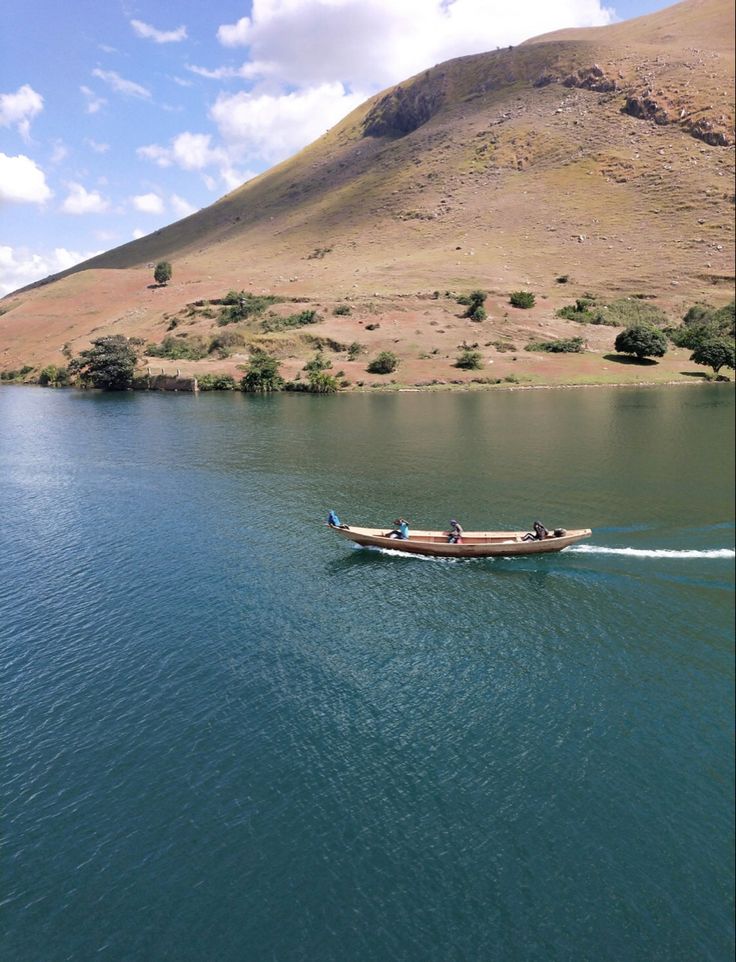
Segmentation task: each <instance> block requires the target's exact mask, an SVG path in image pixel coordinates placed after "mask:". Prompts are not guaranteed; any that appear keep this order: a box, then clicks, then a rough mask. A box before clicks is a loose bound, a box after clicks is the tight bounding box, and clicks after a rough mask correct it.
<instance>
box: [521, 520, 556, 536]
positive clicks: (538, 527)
mask: <svg viewBox="0 0 736 962" xmlns="http://www.w3.org/2000/svg"><path fill="white" fill-rule="evenodd" d="M532 528H534V531H533V532H531V531H528V532H527V533H526V534H525V535H524V537H523V538H522V539H521V540H522V541H544V539H545V538H548V537H549V531H547V529H546V528H545V526H544V525H543V524H542V522H541V521H535V522H534V524H533V525H532Z"/></svg>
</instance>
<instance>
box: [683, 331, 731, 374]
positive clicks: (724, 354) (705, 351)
mask: <svg viewBox="0 0 736 962" xmlns="http://www.w3.org/2000/svg"><path fill="white" fill-rule="evenodd" d="M735 353H736V352H735V351H734V343H733V341H732V340H729V338H726V337H717V338H713V339H712V340H710V341H703V343H702V344H699V345H698V346H697V347H696V348H695V350H694V351H693V353H692V354H691V355H690V360H691V361H695V363H696V364H704V365H705V366H706V367H712V368H713V373H714V374H718V372H719V371H720V369H721V368H722V367H730V368H731V370H732V371H733V369H734V354H735Z"/></svg>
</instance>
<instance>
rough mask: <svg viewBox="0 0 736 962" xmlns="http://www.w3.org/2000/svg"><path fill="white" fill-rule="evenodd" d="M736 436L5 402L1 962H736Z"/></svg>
mask: <svg viewBox="0 0 736 962" xmlns="http://www.w3.org/2000/svg"><path fill="white" fill-rule="evenodd" d="M733 416H734V400H733V392H732V390H731V389H729V388H728V387H726V388H721V387H719V386H712V387H689V388H688V387H682V388H665V389H648V390H636V389H618V390H608V389H600V390H587V391H585V390H578V391H523V392H522V391H517V392H504V393H484V394H465V395H449V396H448V395H442V396H441V395H411V394H409V395H402V396H384V397H370V396H356V397H338V398H307V397H291V396H282V397H275V398H263V399H261V398H247V397H242V396H239V395H238V396H212V395H210V396H208V395H204V396H201V397H197V398H195V397H187V396H171V395H169V396H167V395H153V394H152V395H142V394H125V395H119V396H115V395H107V396H106V395H99V394H93V393H88V394H85V393H76V392H71V391H52V390H43V389H30V388H2V389H1V390H0V504H2V508H3V511H2V517H3V522H2V527H1V531H0V541H1V542H2V546H1V554H0V564H1V565H2V577H1V578H0V638H1V639H2V640H1V641H0V670H1V671H2V675H3V697H2V703H1V706H0V711H1V712H2V718H1V719H0V722H1V725H2V732H3V746H2V762H1V767H0V776H1V781H2V792H3V795H4V798H3V829H4V838H5V847H4V856H3V892H2V898H3V900H4V902H3V932H4V935H3V942H2V956H3V959H6V960H8V962H16V960H19V962H56V960H74V962H86V960H91V959H103V960H104V959H109V960H115V962H118V960H120V962H123V960H126V962H127V960H152V962H160V960H176V962H180V960H181V962H189V960H192V962H194V960H197V962H198V960H218V962H243V960H245V962H250V960H255V962H260V960H273V962H292V960H295V962H296V960H305V962H374V960H375V962H385V960H389V959H392V960H402V962H455V960H456V962H473V960H478V962H486V960H502V962H505V960H520V962H526V960H535V962H536V960H540V962H542V960H544V962H557V960H559V962H566V960H611V962H614V960H615V962H621V960H642V962H650V960H662V962H672V960H687V962H692V960H701V959H707V960H719V962H720V960H724V962H725V960H727V959H730V958H731V954H732V948H733V929H732V886H733V861H732V854H731V853H732V843H733V819H732V814H731V802H732V794H733V761H732V758H733V754H732V749H733V739H732V718H733V627H732V626H733V615H734V612H733V597H734V595H733V539H734V528H733V488H732V477H733V447H732V437H733ZM330 507H333V508H335V509H336V510H337V511H338V513H339V514H340V515H341V516H342V517H343V519H344V520H347V521H348V522H349V521H354V522H355V523H365V524H376V525H379V524H383V523H386V522H390V521H391V520H392V519H393V518H394V517H395V516H396V515H397V514H398V513H401V514H403V515H405V516H406V517H407V518H409V519H410V521H412V522H413V523H415V524H416V525H417V526H427V527H433V526H440V525H445V524H446V522H447V520H448V519H449V518H450V517H458V518H459V519H460V520H461V522H462V523H463V524H464V525H465V526H466V527H469V528H472V527H507V526H508V527H513V528H516V527H526V526H527V525H528V524H529V523H530V522H531V521H532V520H533V518H535V517H537V516H538V517H541V519H542V520H543V521H544V522H545V523H546V524H547V525H548V526H549V527H552V526H556V525H564V526H566V527H583V526H590V527H592V528H594V529H595V530H594V535H593V538H592V540H591V545H592V547H591V546H586V547H585V548H584V549H583V550H570V551H568V552H565V553H564V554H562V555H558V556H547V557H539V558H526V559H516V560H503V559H487V560H482V561H469V562H459V563H458V562H455V563H453V562H443V561H428V560H422V559H417V558H407V557H403V556H400V555H387V554H381V553H379V552H372V551H363V550H358V549H353V548H352V547H351V546H350V545H348V544H347V543H345V542H343V541H341V540H339V539H337V538H335V537H334V536H333V535H331V534H330V533H329V532H328V531H327V530H326V529H325V528H324V527H322V526H321V524H320V522H321V521H322V520H323V518H324V516H325V515H326V513H327V510H328V509H329V508H330ZM611 549H616V550H611ZM618 549H629V550H626V551H619V550H618Z"/></svg>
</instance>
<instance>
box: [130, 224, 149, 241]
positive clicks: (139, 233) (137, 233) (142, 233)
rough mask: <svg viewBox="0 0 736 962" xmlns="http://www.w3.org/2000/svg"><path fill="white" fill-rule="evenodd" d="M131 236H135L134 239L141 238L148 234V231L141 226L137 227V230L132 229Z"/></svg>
mask: <svg viewBox="0 0 736 962" xmlns="http://www.w3.org/2000/svg"><path fill="white" fill-rule="evenodd" d="M130 236H131V237H132V238H133V240H140V238H141V237H145V236H146V232H145V231H144V230H141V229H140V227H136V228H135V230H133V231H132V233H131V235H130Z"/></svg>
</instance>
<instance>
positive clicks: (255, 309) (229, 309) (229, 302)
mask: <svg viewBox="0 0 736 962" xmlns="http://www.w3.org/2000/svg"><path fill="white" fill-rule="evenodd" d="M282 300H283V298H282V297H276V296H275V295H273V294H250V293H248V292H247V291H228V292H227V294H226V295H225V297H223V299H222V303H223V305H224V306H223V308H222V310H221V311H220V316H219V317H218V319H217V323H218V324H220V325H222V326H223V327H224V326H225V325H226V324H237V323H239V322H240V321H247V320H248V319H249V318H251V317H258V316H259V315H260V314H262V313H263V312H264V311H265V310H266V308H267V307H270V306H271V305H272V304H279V303H281V301H282Z"/></svg>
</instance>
